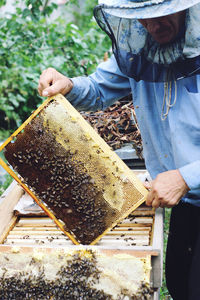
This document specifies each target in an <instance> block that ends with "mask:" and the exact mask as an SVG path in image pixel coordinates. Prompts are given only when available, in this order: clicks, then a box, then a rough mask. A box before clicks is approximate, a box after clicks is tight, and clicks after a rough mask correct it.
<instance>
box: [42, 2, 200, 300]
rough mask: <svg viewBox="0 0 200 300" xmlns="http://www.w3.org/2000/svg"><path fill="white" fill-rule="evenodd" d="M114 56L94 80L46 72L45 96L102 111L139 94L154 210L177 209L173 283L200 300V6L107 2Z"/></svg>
mask: <svg viewBox="0 0 200 300" xmlns="http://www.w3.org/2000/svg"><path fill="white" fill-rule="evenodd" d="M99 2H100V3H99V5H98V6H97V7H96V8H95V9H94V16H95V18H96V20H97V22H98V24H99V26H100V27H101V28H102V29H103V30H104V31H105V32H106V33H107V34H108V35H109V37H110V38H111V40H112V46H113V56H112V57H111V58H110V59H109V60H108V61H106V62H104V63H101V64H100V65H99V66H98V68H97V70H96V72H95V73H93V74H92V75H91V76H89V77H76V78H72V79H69V78H67V77H65V76H64V75H62V74H60V73H59V72H57V71H56V70H55V69H52V68H48V69H47V70H45V71H44V72H43V73H42V75H41V77H40V81H39V87H38V90H39V93H40V95H43V96H51V95H54V94H56V93H62V94H63V95H66V96H67V99H68V100H69V101H70V102H71V103H72V104H73V105H74V107H76V108H77V109H81V110H87V111H88V110H93V111H94V110H98V109H100V110H102V109H105V108H106V107H108V106H110V105H111V104H113V103H114V102H115V101H117V100H119V99H120V98H122V97H124V96H126V95H128V94H129V93H130V92H132V95H133V103H134V107H135V112H136V115H137V120H138V123H139V127H140V131H141V135H142V140H143V149H144V150H143V155H144V158H145V163H146V167H147V169H148V171H149V173H150V175H151V177H152V179H153V181H152V183H151V184H150V185H149V186H148V188H149V189H150V192H149V195H148V198H147V202H146V203H147V205H152V206H153V207H155V208H158V207H159V206H161V207H173V209H172V215H171V221H170V232H169V238H168V246H167V254H166V280H167V287H168V290H169V292H170V294H171V296H172V298H173V299H175V300H199V299H200V75H199V74H200V0H190V1H189V0H100V1H99Z"/></svg>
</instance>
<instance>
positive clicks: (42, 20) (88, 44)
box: [0, 0, 110, 131]
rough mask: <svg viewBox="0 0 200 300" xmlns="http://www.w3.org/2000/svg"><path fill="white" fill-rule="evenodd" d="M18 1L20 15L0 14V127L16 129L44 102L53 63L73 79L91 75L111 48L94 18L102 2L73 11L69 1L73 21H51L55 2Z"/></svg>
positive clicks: (88, 1)
mask: <svg viewBox="0 0 200 300" xmlns="http://www.w3.org/2000/svg"><path fill="white" fill-rule="evenodd" d="M4 3H5V1H2V0H0V4H1V5H2V4H4ZM15 3H16V12H15V13H12V14H10V15H7V16H5V15H4V16H0V44H1V47H0V77H1V80H0V95H1V101H0V129H1V131H4V130H12V131H13V130H14V129H15V128H16V127H18V126H19V125H20V124H21V123H22V121H24V120H25V119H26V118H27V117H28V116H29V115H30V114H31V112H32V111H33V110H35V108H36V107H37V106H38V105H39V104H40V103H41V102H42V99H41V97H40V96H39V95H38V93H37V84H38V79H39V76H40V74H41V72H42V70H44V69H45V68H47V67H49V66H51V67H54V68H56V69H57V70H58V71H60V72H62V73H64V74H65V75H67V76H69V77H74V76H79V75H88V74H89V73H91V72H92V71H93V70H94V69H95V66H96V65H97V63H98V62H99V61H100V60H102V59H103V56H104V53H105V52H106V51H108V50H109V49H110V42H109V40H108V38H107V37H106V36H105V34H104V33H103V32H102V31H101V30H100V29H99V28H98V26H97V24H96V22H95V20H94V19H93V18H92V11H93V9H92V8H93V7H94V6H95V5H96V4H97V1H92V0H87V1H85V7H84V11H82V12H81V13H78V12H77V11H79V9H78V7H77V9H75V10H72V8H73V5H76V4H77V3H76V1H75V0H73V1H70V2H68V4H66V6H67V9H68V10H71V13H72V14H73V19H74V21H73V22H69V23H67V21H66V18H65V17H58V18H57V19H54V20H53V21H52V17H51V16H52V14H53V13H54V11H55V10H56V9H57V5H56V4H55V3H54V2H52V1H48V0H46V1H44V0H24V1H16V2H15ZM22 7H23V8H22ZM97 45H98V47H97Z"/></svg>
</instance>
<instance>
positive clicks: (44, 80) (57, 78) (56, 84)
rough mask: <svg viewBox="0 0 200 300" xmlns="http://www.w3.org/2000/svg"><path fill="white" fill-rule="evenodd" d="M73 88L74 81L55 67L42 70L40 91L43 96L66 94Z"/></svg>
mask: <svg viewBox="0 0 200 300" xmlns="http://www.w3.org/2000/svg"><path fill="white" fill-rule="evenodd" d="M72 88H73V83H72V81H71V80H70V79H69V78H67V77H66V76H64V75H63V74H61V73H59V72H58V71H56V70H55V69H53V68H48V69H46V70H44V71H43V72H42V74H41V76H40V79H39V84H38V92H39V94H40V96H43V97H51V96H54V95H56V94H58V93H61V94H63V95H66V94H67V93H69V92H70V91H71V89H72Z"/></svg>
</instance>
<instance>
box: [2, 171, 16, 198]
mask: <svg viewBox="0 0 200 300" xmlns="http://www.w3.org/2000/svg"><path fill="white" fill-rule="evenodd" d="M3 177H4V182H3V183H2V182H1V180H0V196H1V195H2V194H3V192H4V191H5V190H6V189H7V188H8V187H9V185H10V184H11V182H12V181H13V178H12V177H11V176H10V175H9V174H5V175H4V176H3ZM0 179H2V177H1V178H0Z"/></svg>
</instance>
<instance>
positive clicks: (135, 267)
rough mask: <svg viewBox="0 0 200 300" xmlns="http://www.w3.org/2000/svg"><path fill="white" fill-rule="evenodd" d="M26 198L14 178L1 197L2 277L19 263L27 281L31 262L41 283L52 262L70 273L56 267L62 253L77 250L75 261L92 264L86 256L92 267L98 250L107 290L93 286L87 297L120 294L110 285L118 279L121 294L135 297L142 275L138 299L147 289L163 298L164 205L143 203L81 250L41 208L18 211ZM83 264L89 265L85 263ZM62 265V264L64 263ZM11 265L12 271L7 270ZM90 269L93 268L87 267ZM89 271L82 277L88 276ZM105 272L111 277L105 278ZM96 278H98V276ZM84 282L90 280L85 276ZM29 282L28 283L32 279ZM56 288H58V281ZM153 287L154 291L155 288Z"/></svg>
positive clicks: (0, 246)
mask: <svg viewBox="0 0 200 300" xmlns="http://www.w3.org/2000/svg"><path fill="white" fill-rule="evenodd" d="M22 197H29V196H28V195H27V194H24V191H23V190H22V188H21V187H20V186H19V185H17V184H16V183H12V184H11V186H10V187H9V188H8V190H7V191H6V192H5V193H4V194H3V196H2V197H1V202H0V263H1V267H0V271H1V272H0V276H4V278H6V274H8V278H9V276H11V275H12V274H13V272H14V271H13V270H12V268H13V265H15V263H16V267H15V268H14V270H15V272H16V269H17V270H18V274H20V276H22V277H23V280H24V281H25V282H27V281H26V280H27V276H28V275H27V274H29V269H27V268H26V272H25V273H24V274H23V273H22V272H23V271H24V270H23V268H24V267H23V266H25V262H26V265H29V268H31V269H32V268H33V270H34V272H35V273H34V275H35V276H36V274H38V273H39V274H40V277H38V278H39V279H38V280H39V282H41V281H42V280H43V279H44V278H43V277H44V276H45V273H48V267H47V266H49V268H50V270H51V272H54V273H56V274H61V273H62V272H64V271H65V274H66V272H67V270H65V268H64V267H63V266H62V272H61V271H60V270H58V269H56V268H57V267H55V266H54V263H53V261H54V260H56V261H57V260H60V258H61V260H63V259H64V258H63V257H65V259H66V260H67V261H68V259H69V254H70V255H72V256H73V255H74V256H73V257H75V263H76V265H77V261H78V264H80V262H81V265H79V269H80V270H82V269H84V270H87V267H86V266H85V263H86V261H87V263H88V265H90V268H93V270H94V269H95V268H96V266H94V265H93V262H94V260H93V258H92V259H91V257H93V256H91V255H93V254H91V253H98V254H97V258H96V257H95V261H98V264H100V269H101V271H102V270H103V271H102V274H103V275H102V276H103V279H101V280H100V281H101V282H103V289H104V292H102V293H105V294H101V293H100V292H99V291H96V286H95V289H94V287H92V293H93V296H88V297H89V298H87V297H86V296H85V298H84V297H83V299H117V298H115V297H116V293H119V291H116V290H115V288H114V286H113V288H111V289H110V290H109V289H108V288H106V286H108V285H109V286H110V287H111V283H112V284H113V282H114V281H115V282H117V283H119V282H121V285H120V284H117V286H118V289H119V287H120V291H121V293H122V294H121V297H126V298H120V299H131V297H130V294H131V293H133V291H132V290H131V288H130V286H132V288H133V287H135V288H136V286H137V280H138V286H139V290H138V293H139V294H138V298H134V299H143V298H142V297H143V293H146V295H145V296H146V297H147V294H148V297H149V298H144V299H159V298H158V289H159V287H160V286H161V280H162V241H163V235H162V234H163V218H162V210H161V209H158V210H157V211H156V212H155V211H154V210H152V209H151V208H149V207H146V206H145V205H142V206H140V207H139V208H137V210H136V211H134V212H133V213H132V214H131V215H129V216H128V217H127V218H126V219H125V220H123V221H122V222H121V223H120V224H118V225H117V226H116V227H115V228H114V229H113V230H111V231H109V232H108V233H107V234H106V235H105V236H104V237H102V239H101V240H100V241H99V242H98V244H97V245H95V246H89V248H88V247H87V246H83V247H81V250H80V247H79V246H76V245H73V243H72V242H71V240H70V239H69V238H68V237H67V236H66V235H64V234H63V232H62V231H61V230H60V229H59V228H58V227H57V226H56V224H55V223H54V222H53V221H52V220H51V219H50V218H49V217H48V216H45V215H44V213H43V212H42V214H39V215H38V213H37V214H35V213H32V215H30V214H29V216H27V215H24V214H20V213H18V214H15V213H14V207H15V206H16V204H17V203H18V202H19V201H20V199H21V198H22ZM88 249H89V250H88ZM77 251H78V252H77ZM84 251H85V252H84ZM90 251H91V252H90ZM63 253H64V254H63ZM80 253H81V254H80ZM70 257H71V256H70ZM88 260H89V261H88ZM22 261H24V263H21V262H22ZM102 261H103V263H102ZM17 262H18V263H17ZM122 262H123V263H122ZM75 263H74V264H75ZM72 264H73V262H72V261H70V266H71V265H72ZM83 264H84V268H82V267H83ZM101 264H103V265H101ZM20 265H21V266H22V267H21V268H22V269H20V270H19V266H20ZM57 265H59V263H58V264H57ZM120 266H121V267H120ZM10 268H11V271H9V270H8V269H10ZM37 268H38V269H37ZM63 270H64V271H63ZM95 270H96V269H95ZM125 271H126V272H127V273H126V272H125ZM9 272H11V273H9ZM85 272H86V271H85ZM87 272H90V271H89V270H87ZM98 272H99V271H98ZM98 272H97V271H95V274H97V275H95V276H97V277H98ZM75 273H77V272H75ZM2 274H3V275H2ZM80 274H82V273H80ZM84 274H85V273H84ZM84 274H83V276H82V277H84ZM116 274H118V275H116ZM68 275H69V274H68ZM68 275H67V276H68ZM15 276H16V275H15ZM32 276H33V274H32ZM58 276H60V275H58ZM120 276H121V277H120ZM127 276H128V277H127ZM11 277H12V276H11ZM29 277H30V275H29ZM105 277H106V280H107V281H106V280H105ZM1 278H2V277H1ZM34 278H35V277H34ZM67 278H68V277H67ZM75 278H76V277H75ZM108 278H109V280H108ZM111 278H112V280H111ZM134 278H137V280H136V282H134V280H135V279H134ZM142 278H143V279H142ZM144 278H145V280H144ZM51 279H52V278H51ZM92 279H93V281H94V282H95V279H94V278H92ZM129 279H130V282H129ZM12 280H14V279H13V278H12V279H10V281H11V283H12V282H13V281H12ZM49 280H50V279H48V280H47V282H48V283H49ZM57 280H58V278H57ZM59 280H60V279H59ZM68 280H69V279H68ZM74 280H75V283H74V284H73V293H75V294H74V295H76V296H73V297H74V298H73V299H77V300H78V299H81V298H80V294H79V290H77V287H78V286H80V281H81V284H83V280H82V279H80V278H79V283H78V281H77V283H76V280H78V279H74V277H73V281H74ZM98 280H99V279H98ZM131 280H133V281H131ZM143 280H144V281H143ZM4 281H5V279H4ZM4 281H2V280H1V279H0V282H1V284H2V282H3V283H4ZM24 281H23V282H24ZM111 281H112V282H111ZM39 282H38V281H37V282H36V283H35V284H37V285H38V284H39ZM106 282H107V283H106ZM68 283H69V286H70V284H72V283H70V282H69V281H67V283H66V282H64V283H63V284H64V285H66V284H68ZM6 284H7V283H6ZM84 284H86V283H85V281H84ZM141 284H142V286H141ZM86 285H87V288H88V292H87V293H89V292H90V293H91V288H90V289H89V287H88V282H87V284H86ZM26 286H28V283H27V284H26ZM53 287H54V288H55V286H54V285H53ZM71 288H72V287H71ZM45 289H46V293H47V294H48V292H49V290H48V289H47V285H46V286H45ZM101 289H102V286H101ZM136 289H137V288H136ZM108 290H109V291H108ZM84 291H85V290H84ZM150 291H151V292H152V293H150ZM70 293H72V292H70ZM73 293H72V294H73ZM90 295H91V294H90ZM95 295H96V296H95ZM105 295H106V296H105ZM114 295H115V296H114ZM0 296H1V289H0ZM49 297H50V296H49ZM94 297H95V298H94ZM101 297H103V298H101ZM106 297H107V298H106ZM109 297H110V298H109ZM5 299H7V298H5ZM8 299H9V298H8ZM28 299H31V298H28ZM44 299H46V298H44ZM51 299H58V298H56V297H55V298H53V296H52V298H51ZM63 299H64V298H63ZM66 299H68V298H66Z"/></svg>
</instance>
